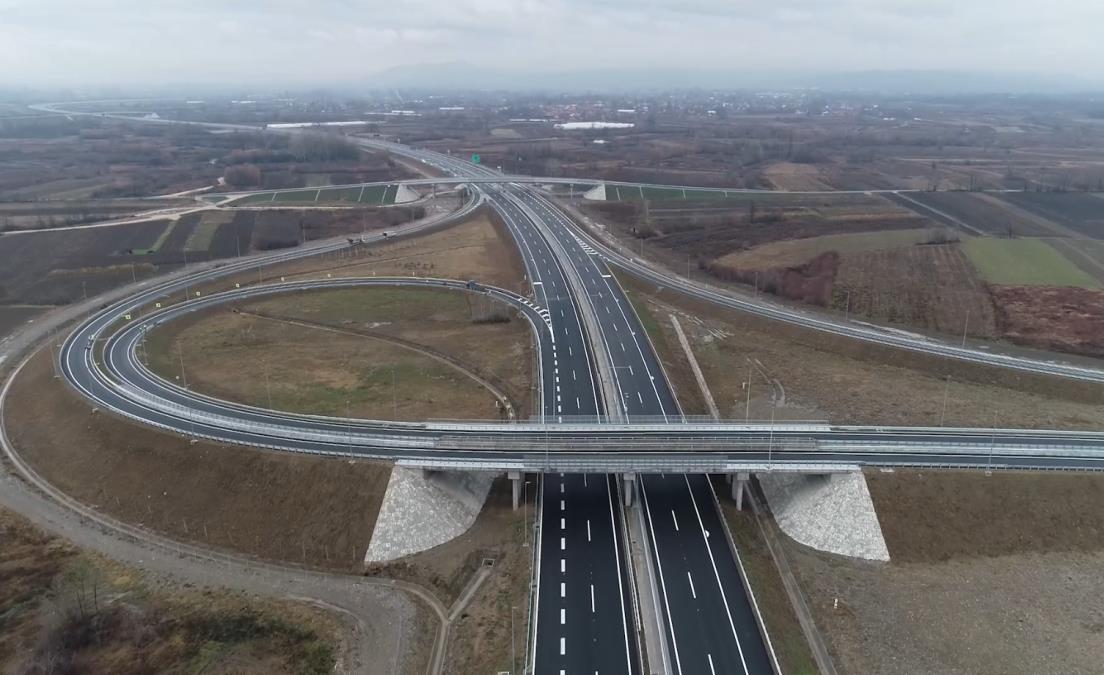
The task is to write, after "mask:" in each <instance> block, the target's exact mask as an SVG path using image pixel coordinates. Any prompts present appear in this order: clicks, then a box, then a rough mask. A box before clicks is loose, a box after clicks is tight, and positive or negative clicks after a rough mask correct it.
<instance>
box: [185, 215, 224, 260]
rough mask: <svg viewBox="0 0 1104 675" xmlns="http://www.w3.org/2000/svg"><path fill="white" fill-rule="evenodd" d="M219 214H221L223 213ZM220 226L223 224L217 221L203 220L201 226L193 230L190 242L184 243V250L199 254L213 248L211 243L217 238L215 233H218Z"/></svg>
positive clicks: (189, 237)
mask: <svg viewBox="0 0 1104 675" xmlns="http://www.w3.org/2000/svg"><path fill="white" fill-rule="evenodd" d="M218 213H219V214H221V213H222V212H221V211H220V212H218ZM220 225H222V223H221V222H219V221H217V220H206V219H204V220H201V221H200V223H199V225H196V228H195V229H194V230H192V233H191V235H189V236H188V240H187V241H186V242H184V250H185V251H188V252H192V251H195V252H197V253H199V252H202V251H206V250H207V249H209V248H211V241H212V240H213V239H214V238H215V233H216V232H218V229H219V226H220Z"/></svg>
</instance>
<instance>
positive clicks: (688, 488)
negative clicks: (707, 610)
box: [682, 474, 749, 675]
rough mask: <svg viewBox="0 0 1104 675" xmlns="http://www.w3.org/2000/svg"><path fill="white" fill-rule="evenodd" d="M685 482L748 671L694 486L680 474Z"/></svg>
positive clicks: (746, 672) (731, 626) (745, 670)
mask: <svg viewBox="0 0 1104 675" xmlns="http://www.w3.org/2000/svg"><path fill="white" fill-rule="evenodd" d="M682 479H683V481H684V482H685V483H686V491H687V492H689V493H690V501H691V503H693V505H694V513H695V515H697V517H698V527H700V528H701V533H702V541H704V542H705V551H706V553H708V554H709V563H710V564H711V565H712V566H713V576H714V577H715V578H716V579H717V588H718V589H720V591H721V602H723V603H724V608H725V614H726V615H728V627H729V628H731V629H732V637H733V638H734V639H735V640H736V650H737V651H738V652H739V653H740V665H742V666H743V667H744V673H745V675H747V674H748V673H749V671H748V667H747V661H746V660H745V659H744V647H743V645H741V644H740V636H739V635H737V634H736V622H734V621H733V620H732V610H731V609H730V608H729V606H728V594H727V593H725V590H724V584H722V583H721V573H720V572H718V571H717V561H716V559H714V558H713V547H711V546H710V545H709V539H710V538H709V537H707V536H706V534H705V523H704V522H703V521H702V517H701V511H699V510H698V500H697V498H696V497H694V488H693V487H691V486H690V477H689V476H687V475H686V474H682Z"/></svg>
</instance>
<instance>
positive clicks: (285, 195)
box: [225, 185, 396, 207]
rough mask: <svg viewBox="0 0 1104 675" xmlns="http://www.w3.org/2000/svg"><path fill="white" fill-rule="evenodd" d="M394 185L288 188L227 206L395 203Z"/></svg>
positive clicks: (239, 200)
mask: <svg viewBox="0 0 1104 675" xmlns="http://www.w3.org/2000/svg"><path fill="white" fill-rule="evenodd" d="M395 192H396V187H395V186H394V185H372V186H365V187H355V188H330V189H317V190H288V191H284V192H272V193H261V194H255V195H248V196H246V197H241V198H238V199H232V200H230V201H228V202H226V204H225V206H230V207H234V206H263V205H265V204H271V205H274V206H277V205H281V204H285V203H299V204H303V203H311V204H323V205H337V204H365V205H383V204H394V203H395Z"/></svg>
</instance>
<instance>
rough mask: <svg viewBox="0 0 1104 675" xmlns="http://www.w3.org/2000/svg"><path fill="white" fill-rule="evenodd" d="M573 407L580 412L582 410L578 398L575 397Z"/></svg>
mask: <svg viewBox="0 0 1104 675" xmlns="http://www.w3.org/2000/svg"><path fill="white" fill-rule="evenodd" d="M575 407H576V408H579V409H580V410H581V409H582V408H583V404H581V403H579V397H578V396H576V397H575Z"/></svg>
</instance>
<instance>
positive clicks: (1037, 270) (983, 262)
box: [962, 237, 1100, 288]
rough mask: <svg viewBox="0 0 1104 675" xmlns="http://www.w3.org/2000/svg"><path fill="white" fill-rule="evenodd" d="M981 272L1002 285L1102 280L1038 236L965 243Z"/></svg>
mask: <svg viewBox="0 0 1104 675" xmlns="http://www.w3.org/2000/svg"><path fill="white" fill-rule="evenodd" d="M962 249H963V251H964V252H965V253H966V255H967V256H968V257H969V258H970V262H971V263H973V265H974V267H975V268H976V269H977V271H978V274H979V275H981V278H982V279H984V280H985V281H987V282H989V283H991V284H996V285H999V286H1075V287H1078V288H1100V283H1099V282H1098V281H1097V280H1096V279H1094V278H1092V277H1091V276H1089V275H1088V274H1086V273H1085V272H1083V271H1082V270H1080V269H1078V267H1077V266H1076V265H1074V264H1073V262H1071V261H1070V260H1069V259H1068V258H1066V257H1065V256H1064V255H1062V254H1061V253H1059V252H1058V251H1057V250H1055V249H1054V248H1052V247H1051V246H1050V245H1049V244H1047V243H1046V242H1045V241H1042V240H1039V239H994V238H991V237H978V238H976V239H969V240H967V241H966V242H964V243H963V244H962Z"/></svg>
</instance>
